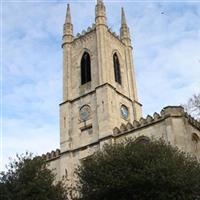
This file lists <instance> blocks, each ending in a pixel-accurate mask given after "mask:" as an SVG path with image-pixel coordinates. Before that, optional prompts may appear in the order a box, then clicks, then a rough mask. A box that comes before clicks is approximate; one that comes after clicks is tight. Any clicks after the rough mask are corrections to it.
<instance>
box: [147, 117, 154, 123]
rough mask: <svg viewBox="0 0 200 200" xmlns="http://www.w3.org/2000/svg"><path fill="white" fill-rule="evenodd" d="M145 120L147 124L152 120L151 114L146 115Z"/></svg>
mask: <svg viewBox="0 0 200 200" xmlns="http://www.w3.org/2000/svg"><path fill="white" fill-rule="evenodd" d="M146 121H147V123H148V124H150V123H151V122H153V121H154V118H153V117H152V116H151V115H147V118H146Z"/></svg>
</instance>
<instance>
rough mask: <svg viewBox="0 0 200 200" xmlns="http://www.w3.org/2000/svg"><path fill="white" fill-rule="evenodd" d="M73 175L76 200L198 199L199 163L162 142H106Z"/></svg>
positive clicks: (199, 182)
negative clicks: (75, 176)
mask: <svg viewBox="0 0 200 200" xmlns="http://www.w3.org/2000/svg"><path fill="white" fill-rule="evenodd" d="M76 174H77V178H78V185H77V188H76V189H77V191H79V193H80V194H81V195H80V197H79V198H78V199H79V200H147V199H148V200H169V199H170V200H199V199H200V164H199V163H198V161H197V160H196V159H195V158H193V157H191V156H189V155H187V154H185V153H183V152H180V151H179V150H178V149H177V148H173V147H171V146H170V145H169V144H165V143H164V142H163V141H150V142H148V143H136V142H134V141H133V140H128V141H126V142H123V143H120V144H114V145H106V146H105V147H104V149H103V151H99V152H97V153H95V154H94V155H93V156H91V157H89V158H88V159H87V160H86V161H83V162H82V164H81V165H80V166H79V167H78V168H77V171H76Z"/></svg>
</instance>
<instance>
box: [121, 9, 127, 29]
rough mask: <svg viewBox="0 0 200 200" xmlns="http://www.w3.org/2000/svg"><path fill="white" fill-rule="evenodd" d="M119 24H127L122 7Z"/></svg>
mask: <svg viewBox="0 0 200 200" xmlns="http://www.w3.org/2000/svg"><path fill="white" fill-rule="evenodd" d="M121 26H127V24H126V16H125V12H124V8H123V7H122V17H121Z"/></svg>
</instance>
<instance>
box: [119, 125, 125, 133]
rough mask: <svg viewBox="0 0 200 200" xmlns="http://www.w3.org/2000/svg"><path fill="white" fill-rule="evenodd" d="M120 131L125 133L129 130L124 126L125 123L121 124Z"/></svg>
mask: <svg viewBox="0 0 200 200" xmlns="http://www.w3.org/2000/svg"><path fill="white" fill-rule="evenodd" d="M119 129H120V131H121V132H122V133H123V132H125V131H127V128H126V125H125V124H124V123H122V124H121V126H120V128H119Z"/></svg>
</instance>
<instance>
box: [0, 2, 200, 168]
mask: <svg viewBox="0 0 200 200" xmlns="http://www.w3.org/2000/svg"><path fill="white" fill-rule="evenodd" d="M104 2H105V5H106V11H107V17H108V26H109V27H111V28H112V29H113V31H115V32H116V33H117V34H119V29H120V16H121V13H120V9H121V6H123V7H124V9H125V12H126V18H127V22H128V25H129V28H130V31H131V37H132V45H133V56H134V65H135V76H136V81H137V89H138V96H139V101H140V102H141V103H142V104H143V114H144V116H146V115H147V114H153V113H154V112H155V111H156V112H159V111H160V110H161V109H162V108H163V107H165V106H167V105H180V104H183V103H186V102H187V100H188V98H189V97H191V96H192V95H193V94H195V93H199V92H200V1H142V0H141V1H125V0H123V1H109V0H107V1H104ZM67 3H70V6H71V15H72V21H73V25H74V35H76V34H77V33H78V32H82V30H86V29H87V27H89V26H91V25H92V23H94V19H95V16H94V15H95V1H76V0H73V1H72V0H71V1H50V0H49V1H45V0H43V1H39V0H35V1H28V0H27V1H23V0H22V1H10V0H7V1H3V2H2V4H1V11H2V12H1V22H2V24H1V25H2V26H1V72H2V74H1V75H2V76H1V78H2V81H1V86H2V87H1V88H2V116H1V117H2V127H1V144H2V148H1V169H0V170H2V169H3V170H4V169H5V164H6V163H8V158H9V157H13V156H14V155H15V154H16V153H19V154H21V153H24V152H25V151H29V152H33V153H35V154H38V155H41V154H42V153H46V152H47V151H51V150H55V149H56V148H59V103H61V101H62V48H61V40H62V30H63V23H64V19H65V14H66V4H67Z"/></svg>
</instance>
